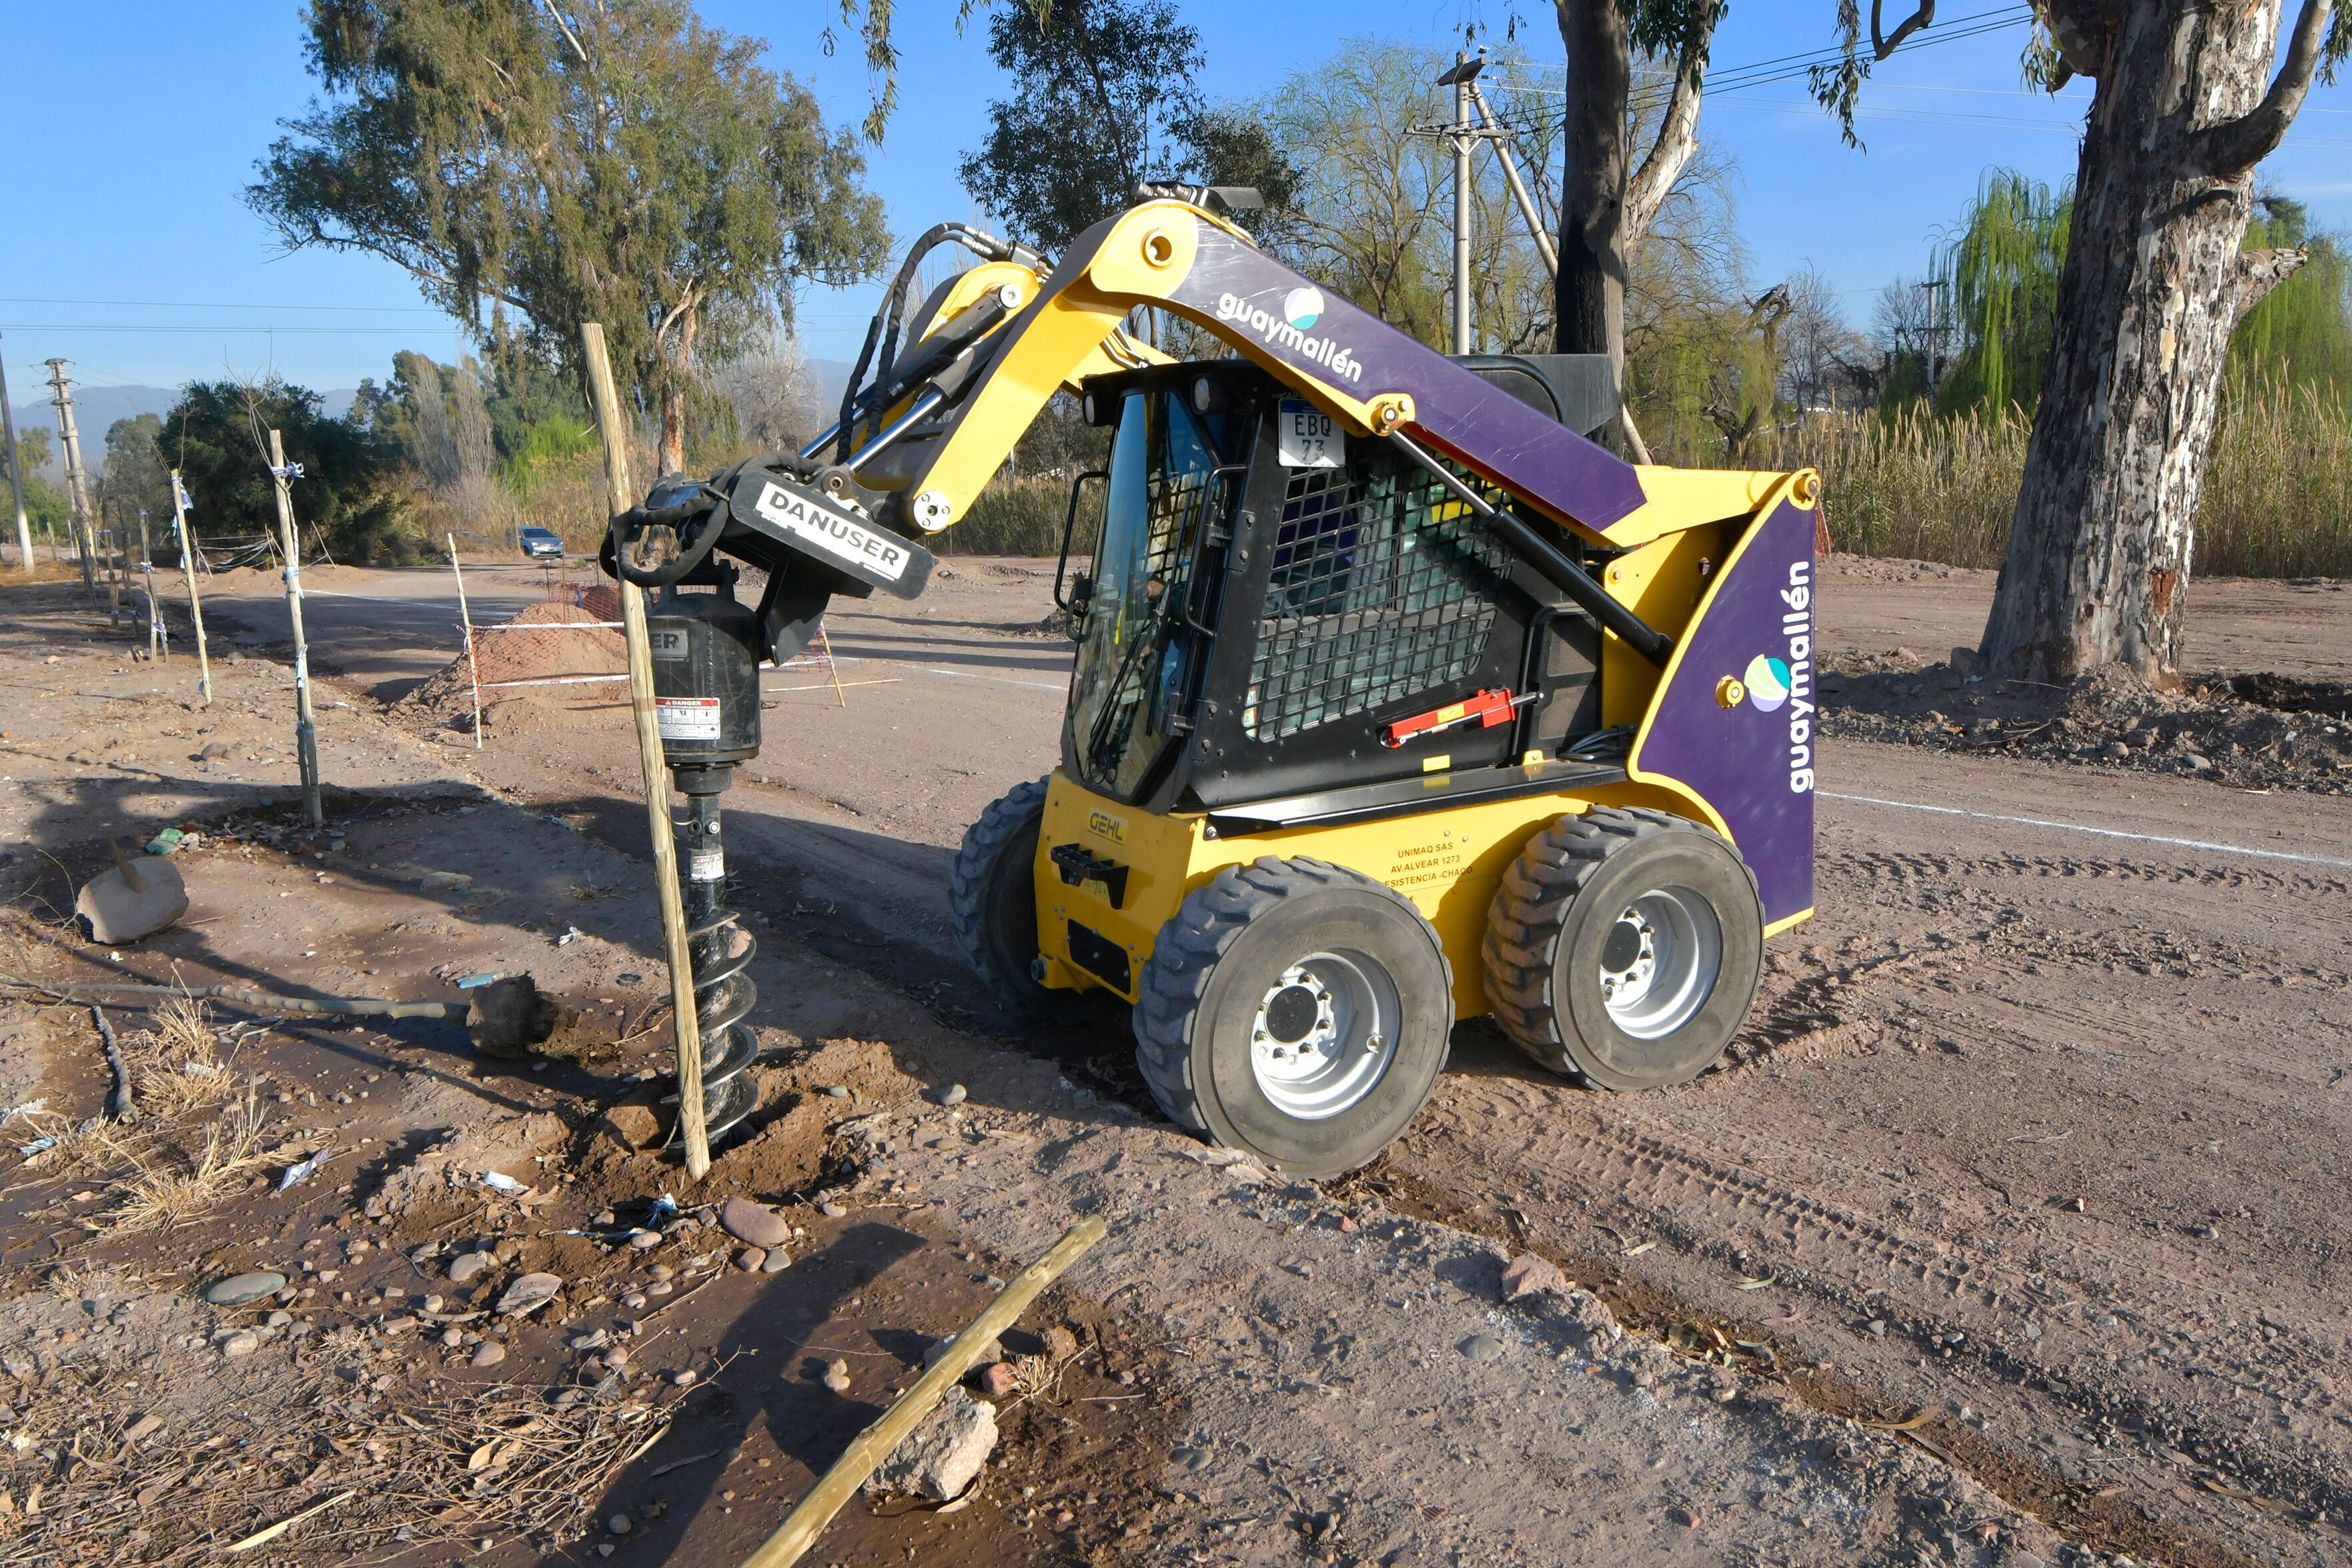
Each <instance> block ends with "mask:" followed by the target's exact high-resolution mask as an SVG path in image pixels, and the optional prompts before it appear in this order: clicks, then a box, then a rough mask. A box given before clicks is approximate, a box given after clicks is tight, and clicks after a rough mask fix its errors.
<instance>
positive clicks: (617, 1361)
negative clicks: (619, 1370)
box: [604, 1344, 629, 1366]
mask: <svg viewBox="0 0 2352 1568" xmlns="http://www.w3.org/2000/svg"><path fill="white" fill-rule="evenodd" d="M604 1364H605V1365H606V1366H626V1365H628V1364H629V1347H628V1346H627V1345H625V1344H616V1345H614V1346H613V1347H612V1348H611V1349H609V1350H607V1351H605V1353H604Z"/></svg>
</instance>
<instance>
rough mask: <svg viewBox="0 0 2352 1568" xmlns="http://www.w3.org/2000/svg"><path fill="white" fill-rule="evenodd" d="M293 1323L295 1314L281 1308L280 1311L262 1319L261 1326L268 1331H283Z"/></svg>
mask: <svg viewBox="0 0 2352 1568" xmlns="http://www.w3.org/2000/svg"><path fill="white" fill-rule="evenodd" d="M293 1321H294V1314H293V1313H292V1312H288V1311H287V1310H286V1309H285V1308H283V1307H280V1308H279V1309H278V1311H276V1312H272V1313H270V1314H269V1315H268V1317H266V1318H264V1319H262V1320H261V1326H262V1327H263V1328H268V1329H282V1328H284V1327H285V1326H286V1325H287V1324H288V1323H290V1322H293Z"/></svg>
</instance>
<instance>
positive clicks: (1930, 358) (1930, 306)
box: [1919, 277, 1951, 399]
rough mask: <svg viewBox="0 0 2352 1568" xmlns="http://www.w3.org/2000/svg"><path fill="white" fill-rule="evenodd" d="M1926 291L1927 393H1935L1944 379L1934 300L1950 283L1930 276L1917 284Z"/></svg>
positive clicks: (1942, 335)
mask: <svg viewBox="0 0 2352 1568" xmlns="http://www.w3.org/2000/svg"><path fill="white" fill-rule="evenodd" d="M1919 287H1921V288H1924V289H1926V290H1927V395H1928V397H1930V398H1931V399H1932V398H1933V397H1934V396H1935V395H1936V388H1937V384H1938V383H1939V382H1942V381H1943V379H1944V366H1943V357H1944V334H1943V332H1942V330H1941V329H1939V328H1938V327H1937V320H1936V302H1937V300H1938V299H1941V298H1943V295H1944V290H1945V289H1947V288H1948V287H1951V285H1950V284H1949V283H1948V282H1946V281H1945V280H1944V279H1942V278H1940V277H1937V278H1930V279H1929V280H1928V281H1927V282H1926V283H1922V284H1920V285H1919Z"/></svg>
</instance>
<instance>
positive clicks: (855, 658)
mask: <svg viewBox="0 0 2352 1568" xmlns="http://www.w3.org/2000/svg"><path fill="white" fill-rule="evenodd" d="M833 660H834V663H835V664H893V665H897V667H898V668H899V669H902V670H912V671H914V672H916V673H917V674H924V675H952V676H954V677H955V678H956V679H958V680H960V681H993V682H995V683H996V684H997V685H1000V686H1026V687H1028V688H1029V689H1030V690H1031V691H1033V692H1052V693H1053V694H1054V695H1055V696H1059V695H1062V694H1063V693H1065V692H1066V691H1068V690H1069V689H1070V684H1069V682H1067V681H1064V682H1062V683H1061V684H1060V685H1048V684H1047V683H1045V682H1044V681H1016V680H1014V679H1013V677H1012V676H1010V675H983V674H980V673H979V672H978V671H976V670H942V669H938V668H935V667H933V666H932V665H929V664H899V663H898V660H896V659H878V658H875V657H873V656H872V655H870V654H865V653H835V655H834V656H833Z"/></svg>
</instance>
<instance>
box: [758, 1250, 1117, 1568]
mask: <svg viewBox="0 0 2352 1568" xmlns="http://www.w3.org/2000/svg"><path fill="white" fill-rule="evenodd" d="M1105 1228H1106V1227H1105V1226H1104V1224H1103V1222H1102V1219H1101V1218H1100V1217H1098V1216H1094V1215H1089V1216H1087V1218H1084V1219H1081V1220H1079V1221H1078V1222H1077V1223H1076V1225H1073V1226H1071V1227H1070V1228H1069V1229H1068V1230H1066V1231H1065V1232H1063V1234H1062V1239H1060V1240H1059V1241H1056V1242H1055V1243H1054V1249H1053V1250H1052V1251H1050V1252H1048V1253H1046V1254H1045V1256H1044V1257H1043V1258H1040V1259H1038V1260H1037V1261H1035V1262H1034V1263H1032V1264H1030V1265H1029V1267H1027V1268H1026V1269H1024V1270H1021V1272H1019V1273H1018V1274H1015V1275H1014V1276H1013V1282H1012V1283H1011V1284H1009V1285H1007V1286H1005V1287H1004V1289H1003V1291H1002V1292H1000V1293H999V1294H998V1296H997V1298H996V1300H994V1301H991V1302H990V1303H989V1304H988V1310H987V1311H986V1312H982V1313H981V1314H980V1316H979V1317H978V1318H976V1319H974V1320H973V1321H972V1325H971V1327H970V1328H968V1329H966V1330H964V1331H963V1333H960V1334H958V1335H956V1338H955V1343H953V1344H950V1346H948V1348H947V1351H946V1354H942V1355H941V1356H940V1358H939V1360H937V1361H935V1362H933V1363H932V1364H931V1369H930V1370H929V1372H926V1373H924V1374H923V1375H922V1376H920V1377H919V1378H917V1379H916V1380H915V1385H914V1386H913V1387H912V1388H909V1389H908V1390H907V1392H906V1393H904V1394H901V1395H900V1396H898V1403H897V1404H895V1405H893V1406H890V1408H889V1409H887V1410H886V1411H884V1412H883V1414H882V1418H881V1419H880V1420H878V1421H877V1422H875V1423H874V1425H872V1426H871V1427H866V1430H864V1431H863V1432H860V1433H859V1434H857V1436H856V1438H855V1439H854V1440H852V1441H851V1443H850V1445H849V1447H848V1448H847V1449H846V1450H845V1452H844V1453H843V1454H842V1456H841V1458H838V1459H836V1460H835V1461H834V1465H833V1469H829V1470H827V1471H825V1472H824V1479H821V1480H819V1481H818V1482H817V1483H816V1485H815V1486H814V1487H812V1488H810V1489H809V1493H808V1495H807V1496H806V1497H804V1498H803V1499H801V1500H800V1502H799V1504H798V1505H797V1506H795V1507H794V1508H793V1511H792V1512H790V1513H788V1514H786V1515H785V1516H784V1522H783V1523H782V1524H780V1525H778V1526H777V1527H776V1532H775V1533H774V1534H773V1535H771V1536H770V1537H768V1539H767V1540H765V1541H763V1542H761V1543H760V1545H759V1547H758V1548H757V1550H755V1551H753V1552H752V1553H751V1555H750V1556H749V1557H746V1558H745V1559H743V1563H742V1568H792V1564H793V1563H797V1562H799V1561H800V1557H801V1553H802V1552H806V1551H807V1550H808V1549H809V1548H810V1547H811V1546H812V1545H814V1544H815V1542H816V1538H817V1536H818V1535H819V1534H821V1533H822V1532H823V1531H824V1527H825V1526H826V1525H827V1524H828V1523H830V1522H831V1521H832V1519H833V1516H834V1515H835V1514H836V1513H838V1512H840V1511H841V1505H842V1504H843V1503H845V1502H847V1501H848V1500H849V1499H850V1495H851V1494H852V1493H854V1492H855V1491H856V1490H857V1489H858V1488H859V1487H860V1486H863V1485H864V1484H865V1482H866V1477H867V1476H870V1475H872V1474H873V1473H874V1471H875V1469H876V1467H877V1466H878V1465H880V1464H881V1463H882V1461H883V1460H885V1459H887V1458H889V1457H890V1456H891V1454H892V1453H893V1452H894V1451H896V1450H897V1448H898V1445H899V1444H901V1443H903V1442H905V1441H906V1440H907V1434H908V1433H909V1432H911V1431H913V1430H914V1429H915V1428H916V1427H917V1426H919V1425H920V1424H921V1422H922V1419H923V1417H924V1416H928V1415H929V1414H930V1413H931V1406H934V1405H937V1404H938V1403H939V1402H940V1398H941V1397H942V1396H945V1395H946V1393H947V1391H948V1390H949V1389H950V1388H951V1387H953V1386H954V1385H956V1384H958V1383H960V1382H961V1381H962V1379H963V1375H964V1374H965V1373H967V1372H970V1371H971V1364H972V1363H973V1362H974V1361H975V1360H977V1359H978V1358H979V1355H980V1349H981V1346H982V1345H984V1344H986V1343H988V1342H989V1341H990V1340H992V1339H994V1338H995V1337H996V1336H997V1335H998V1334H1001V1333H1003V1332H1004V1331H1005V1330H1006V1329H1009V1328H1011V1327H1012V1326H1013V1321H1014V1320H1015V1319H1017V1318H1019V1317H1020V1315H1021V1312H1022V1309H1023V1308H1024V1307H1026V1306H1028V1304H1029V1303H1030V1302H1031V1301H1034V1300H1036V1299H1037V1294H1038V1292H1039V1291H1043V1290H1044V1289H1045V1287H1046V1286H1048V1285H1050V1284H1052V1283H1053V1282H1054V1281H1055V1279H1057V1278H1059V1277H1060V1275H1061V1272H1062V1270H1065V1269H1067V1268H1068V1267H1069V1266H1070V1265H1071V1264H1073V1263H1075V1262H1076V1261H1077V1260H1078V1255H1079V1254H1080V1253H1082V1252H1084V1251H1085V1250H1086V1249H1087V1248H1089V1247H1091V1246H1093V1245H1094V1244H1095V1243H1096V1242H1097V1241H1099V1240H1101V1239H1103V1231H1104V1230H1105Z"/></svg>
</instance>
